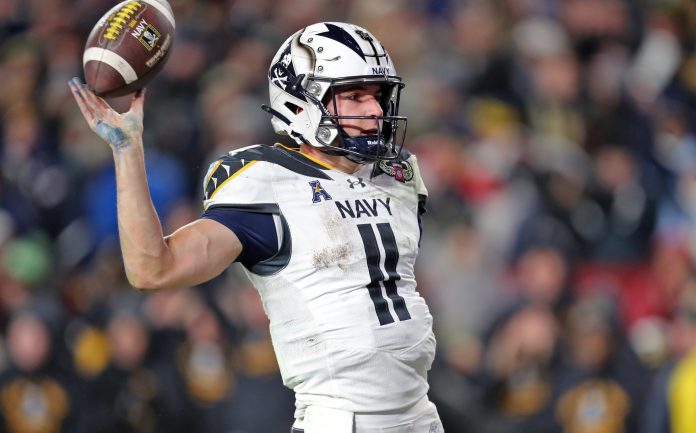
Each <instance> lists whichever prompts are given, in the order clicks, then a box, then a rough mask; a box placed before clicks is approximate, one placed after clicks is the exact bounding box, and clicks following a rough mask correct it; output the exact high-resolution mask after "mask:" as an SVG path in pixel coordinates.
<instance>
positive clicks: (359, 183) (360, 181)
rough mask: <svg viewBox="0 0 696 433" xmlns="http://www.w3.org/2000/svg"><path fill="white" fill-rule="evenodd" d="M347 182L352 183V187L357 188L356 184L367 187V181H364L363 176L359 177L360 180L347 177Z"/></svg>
mask: <svg viewBox="0 0 696 433" xmlns="http://www.w3.org/2000/svg"><path fill="white" fill-rule="evenodd" d="M346 182H348V185H350V189H355V185H360V188H365V182H363V179H362V177H359V178H358V180H350V179H346Z"/></svg>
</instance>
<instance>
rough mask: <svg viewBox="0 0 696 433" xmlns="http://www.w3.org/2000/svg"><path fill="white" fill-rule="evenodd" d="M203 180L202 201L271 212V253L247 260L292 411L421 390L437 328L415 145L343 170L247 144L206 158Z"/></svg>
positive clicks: (397, 405)
mask: <svg viewBox="0 0 696 433" xmlns="http://www.w3.org/2000/svg"><path fill="white" fill-rule="evenodd" d="M204 187H205V189H206V190H205V194H206V196H205V202H204V206H205V208H206V209H211V208H215V207H230V208H234V209H237V210H248V211H254V212H267V213H272V214H274V215H275V220H276V226H277V228H278V234H279V237H278V239H279V243H280V248H279V252H278V253H277V254H276V255H275V256H274V257H271V258H270V259H268V260H266V261H264V262H261V263H259V264H257V265H255V266H253V267H252V268H251V269H245V270H246V272H247V274H248V276H249V278H250V279H251V281H252V282H253V284H254V285H255V287H256V288H257V290H258V291H259V292H260V294H261V298H262V300H263V305H264V308H265V310H266V313H267V314H268V317H269V318H270V331H271V337H272V339H273V345H274V348H275V353H276V356H277V358H278V363H279V365H280V370H281V374H282V376H283V381H284V382H285V384H286V385H287V386H288V387H290V388H292V389H293V390H294V391H295V393H296V399H297V412H296V417H300V416H302V414H303V412H304V408H305V407H307V406H308V405H312V404H316V405H320V406H325V407H331V408H336V409H342V410H348V411H351V412H358V413H366V412H381V411H393V410H399V409H403V408H406V407H409V406H411V405H413V404H415V403H416V402H417V401H419V399H421V398H422V397H423V396H425V395H426V393H427V390H428V384H427V370H429V369H430V366H431V364H432V361H433V357H434V354H435V337H434V335H433V331H432V316H431V315H430V312H429V310H428V307H427V305H426V303H425V301H424V300H423V298H422V297H421V296H420V295H419V294H418V292H417V291H416V280H415V278H414V266H415V261H416V256H417V254H418V244H419V240H420V226H419V221H418V219H419V211H420V210H419V207H421V206H422V205H423V202H424V200H425V196H426V194H427V191H426V189H425V186H424V185H423V182H422V180H421V177H420V174H419V172H418V164H417V161H416V158H415V156H408V158H407V159H405V160H403V161H398V162H389V163H387V162H381V163H375V164H368V165H365V166H363V167H362V168H361V169H360V170H359V171H358V172H356V173H354V174H345V173H343V172H340V171H337V170H333V169H332V168H330V167H328V166H326V165H324V164H323V163H321V162H319V161H315V160H313V159H310V158H309V157H307V156H306V155H304V154H301V153H299V152H298V151H296V150H293V149H288V148H285V147H283V146H279V145H276V146H274V147H270V146H264V145H257V146H250V147H246V148H243V149H240V150H237V151H234V152H230V153H229V154H227V155H225V156H224V157H223V158H221V159H220V160H219V161H217V162H216V163H214V164H212V165H211V167H210V169H209V171H208V174H207V176H206V179H205V183H204Z"/></svg>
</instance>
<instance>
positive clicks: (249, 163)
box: [210, 161, 258, 199]
mask: <svg viewBox="0 0 696 433" xmlns="http://www.w3.org/2000/svg"><path fill="white" fill-rule="evenodd" d="M257 162H258V161H249V162H248V163H247V164H246V165H244V167H242V168H240V169H239V170H237V171H236V172H235V173H234V174H233V175H231V176H230V177H228V178H227V179H225V180H224V181H223V182H222V183H220V185H218V186H217V187H216V188H215V190H213V192H212V193H211V194H210V199H212V198H213V197H215V194H216V193H217V192H218V191H220V188H222V187H223V186H224V185H226V184H227V183H228V182H229V181H231V180H232V179H234V178H235V177H237V176H239V175H240V174H241V173H242V172H244V171H245V170H246V169H248V168H249V167H251V166H252V165H254V164H256V163H257Z"/></svg>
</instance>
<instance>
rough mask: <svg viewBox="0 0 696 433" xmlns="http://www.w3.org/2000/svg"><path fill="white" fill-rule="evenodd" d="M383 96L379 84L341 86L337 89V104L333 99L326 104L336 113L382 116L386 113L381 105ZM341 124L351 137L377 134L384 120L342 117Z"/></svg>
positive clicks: (332, 112)
mask: <svg viewBox="0 0 696 433" xmlns="http://www.w3.org/2000/svg"><path fill="white" fill-rule="evenodd" d="M382 97H383V95H382V87H381V86H380V85H379V84H364V85H359V86H350V87H342V88H341V87H339V88H337V89H336V90H335V99H334V100H335V106H334V102H333V101H332V100H329V102H328V103H327V104H326V105H327V107H328V109H329V112H330V113H331V114H334V115H339V116H371V117H380V116H382V115H383V114H384V112H383V110H382V106H381V105H380V101H381V100H382ZM340 125H341V127H342V128H343V130H344V131H345V132H346V133H347V134H348V135H349V136H351V137H356V136H359V135H375V134H377V132H378V128H379V130H380V131H381V129H382V121H381V120H379V123H377V121H375V119H341V121H340Z"/></svg>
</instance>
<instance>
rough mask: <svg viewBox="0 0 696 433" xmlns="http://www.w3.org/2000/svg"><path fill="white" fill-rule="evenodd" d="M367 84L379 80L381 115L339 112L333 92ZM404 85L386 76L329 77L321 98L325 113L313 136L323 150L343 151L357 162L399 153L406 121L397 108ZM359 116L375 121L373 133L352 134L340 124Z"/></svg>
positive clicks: (341, 152) (387, 157)
mask: <svg viewBox="0 0 696 433" xmlns="http://www.w3.org/2000/svg"><path fill="white" fill-rule="evenodd" d="M369 84H378V85H379V86H380V87H381V97H380V101H379V105H380V107H381V108H382V116H350V115H344V114H342V113H340V111H339V108H338V104H337V102H336V94H337V93H338V92H340V91H341V90H344V89H350V88H352V87H360V86H362V85H369ZM403 87H404V84H403V83H402V82H401V81H400V80H390V79H389V78H388V77H385V78H379V79H376V78H375V77H352V78H351V79H350V80H340V81H339V80H331V81H330V82H329V90H328V92H327V95H326V96H325V97H324V101H323V102H322V105H323V106H324V110H322V111H323V112H324V114H323V115H322V117H321V121H320V126H319V128H317V133H316V137H315V138H316V139H317V141H318V142H320V143H321V144H322V145H323V146H324V147H326V149H325V151H328V152H329V153H331V154H335V155H343V156H345V157H346V158H348V159H350V160H351V161H353V162H356V163H360V164H364V163H368V162H373V161H381V160H392V159H396V158H397V157H398V156H399V154H400V153H401V149H402V147H403V143H404V140H405V137H406V127H407V123H408V120H407V119H406V117H403V116H398V115H397V114H396V113H398V111H399V99H400V95H401V89H402V88H403ZM328 107H330V108H332V110H329V109H328ZM331 113H335V114H331ZM360 119H368V120H372V121H374V123H375V127H374V128H370V130H374V131H375V132H374V134H369V135H366V134H358V135H355V134H354V135H352V136H351V134H349V133H348V132H347V131H346V128H344V127H343V126H342V123H343V122H344V121H346V120H360ZM334 131H335V132H334ZM330 137H335V138H334V140H333V141H332V142H327V141H326V138H329V139H330Z"/></svg>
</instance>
